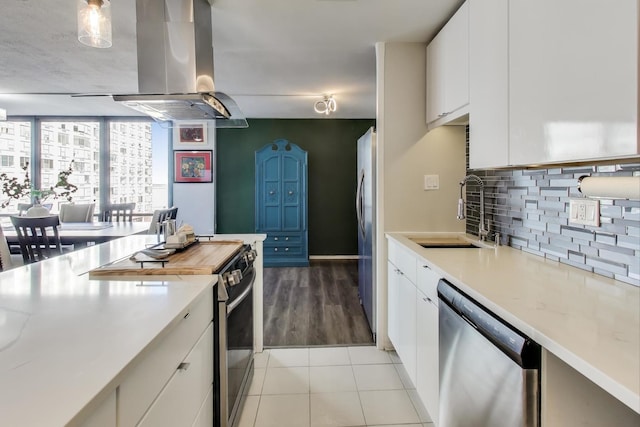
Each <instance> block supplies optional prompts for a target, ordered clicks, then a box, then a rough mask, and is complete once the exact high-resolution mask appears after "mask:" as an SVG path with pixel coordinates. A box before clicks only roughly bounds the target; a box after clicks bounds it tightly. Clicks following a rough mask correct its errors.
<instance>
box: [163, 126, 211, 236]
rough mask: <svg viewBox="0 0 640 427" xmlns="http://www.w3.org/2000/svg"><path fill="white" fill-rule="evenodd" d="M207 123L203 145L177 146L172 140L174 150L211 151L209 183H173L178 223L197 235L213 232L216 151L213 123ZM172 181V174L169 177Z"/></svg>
mask: <svg viewBox="0 0 640 427" xmlns="http://www.w3.org/2000/svg"><path fill="white" fill-rule="evenodd" d="M206 123H207V143H206V144H205V145H202V144H199V145H191V146H190V145H185V144H179V143H178V138H176V137H175V136H174V138H173V149H174V150H213V158H212V173H213V182H211V183H173V205H174V206H177V207H178V223H180V222H181V221H182V222H184V223H185V224H190V225H191V226H193V228H194V230H195V233H196V234H197V235H211V234H214V232H215V218H216V215H215V207H216V182H215V181H216V170H215V166H216V150H215V138H216V130H215V122H213V121H211V122H206ZM171 181H173V173H172V177H171Z"/></svg>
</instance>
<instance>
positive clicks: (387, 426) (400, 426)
mask: <svg viewBox="0 0 640 427" xmlns="http://www.w3.org/2000/svg"><path fill="white" fill-rule="evenodd" d="M376 427H425V426H423V425H422V424H385V425H376ZM426 427H430V426H426Z"/></svg>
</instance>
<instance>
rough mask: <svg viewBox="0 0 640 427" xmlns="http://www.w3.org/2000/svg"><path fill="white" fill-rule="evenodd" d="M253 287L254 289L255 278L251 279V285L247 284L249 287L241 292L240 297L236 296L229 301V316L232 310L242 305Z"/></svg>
mask: <svg viewBox="0 0 640 427" xmlns="http://www.w3.org/2000/svg"><path fill="white" fill-rule="evenodd" d="M252 289H253V280H251V283H249V286H247V288H246V289H245V290H244V291H242V294H240V296H238V298H235V299H234V300H233V301H231V303H229V305H227V316H228V315H229V314H231V312H232V311H233V310H234V309H235V308H236V307H237V306H238V305H240V303H241V302H242V301H244V299H245V298H246V297H247V295H248V294H249V292H251V290H252Z"/></svg>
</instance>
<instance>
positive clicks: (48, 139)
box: [0, 118, 170, 213]
mask: <svg viewBox="0 0 640 427" xmlns="http://www.w3.org/2000/svg"><path fill="white" fill-rule="evenodd" d="M102 122H104V123H106V125H107V126H110V132H106V134H107V135H109V136H108V137H109V138H110V140H109V141H104V143H105V144H106V147H104V150H105V153H101V140H100V138H101V136H102V135H104V134H105V133H103V132H101V130H100V123H101V121H99V120H98V118H96V119H94V120H91V119H89V120H85V121H75V120H73V119H72V118H70V120H56V121H52V120H49V119H46V118H36V119H35V120H34V121H10V120H8V121H3V122H1V123H0V173H3V172H4V173H7V175H8V176H10V177H17V178H18V179H19V180H21V181H22V179H23V178H24V174H25V171H24V170H23V169H21V168H24V167H25V166H27V165H39V168H40V170H39V175H40V178H39V180H38V182H32V185H33V186H34V187H36V188H47V187H50V186H54V185H55V184H56V183H57V181H58V174H59V173H60V171H62V170H66V169H67V168H69V167H70V166H71V167H72V169H73V172H72V174H71V176H70V177H69V181H70V182H71V183H72V184H74V185H76V186H78V191H77V192H76V193H74V194H73V200H74V201H75V202H77V203H96V211H99V209H100V206H99V204H100V202H101V198H105V199H107V200H109V201H110V202H112V203H116V202H136V212H144V213H151V212H153V210H154V209H159V208H166V207H168V204H169V203H168V200H169V197H168V196H169V194H168V191H169V173H168V172H167V171H168V170H169V169H168V162H169V132H170V130H169V129H168V128H167V127H166V126H163V125H160V124H157V123H154V122H151V121H147V120H132V121H122V120H108V119H106V120H104V121H102ZM38 125H39V126H40V135H41V138H40V141H33V143H32V141H31V135H32V133H33V132H32V127H33V126H38ZM34 144H35V145H34ZM32 145H34V146H35V147H39V150H40V152H41V158H40V159H39V160H38V161H36V159H33V155H34V154H33V152H32ZM10 147H14V148H10ZM102 154H106V155H107V157H106V158H107V159H108V161H109V167H108V168H107V167H106V165H101V160H102V159H103V158H104V157H102ZM29 175H31V174H29ZM107 178H109V182H110V185H111V188H107V187H106V185H105V184H104V183H105V182H106V180H107ZM102 192H104V193H102ZM101 194H103V195H102V196H101ZM112 195H113V196H112ZM5 200H6V196H4V194H3V193H2V192H0V202H4V201H5ZM49 201H50V202H53V203H54V207H53V210H52V212H54V213H55V212H57V211H58V209H59V204H60V203H64V200H62V199H60V200H49ZM17 202H18V201H14V200H11V203H10V204H9V206H8V207H7V208H4V209H2V208H0V213H14V212H16V211H17ZM19 202H20V203H22V202H28V198H25V200H20V201H19Z"/></svg>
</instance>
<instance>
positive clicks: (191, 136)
mask: <svg viewBox="0 0 640 427" xmlns="http://www.w3.org/2000/svg"><path fill="white" fill-rule="evenodd" d="M174 138H175V140H176V142H177V143H178V145H206V144H207V123H206V122H185V123H178V125H177V126H176V127H175V134H174Z"/></svg>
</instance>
